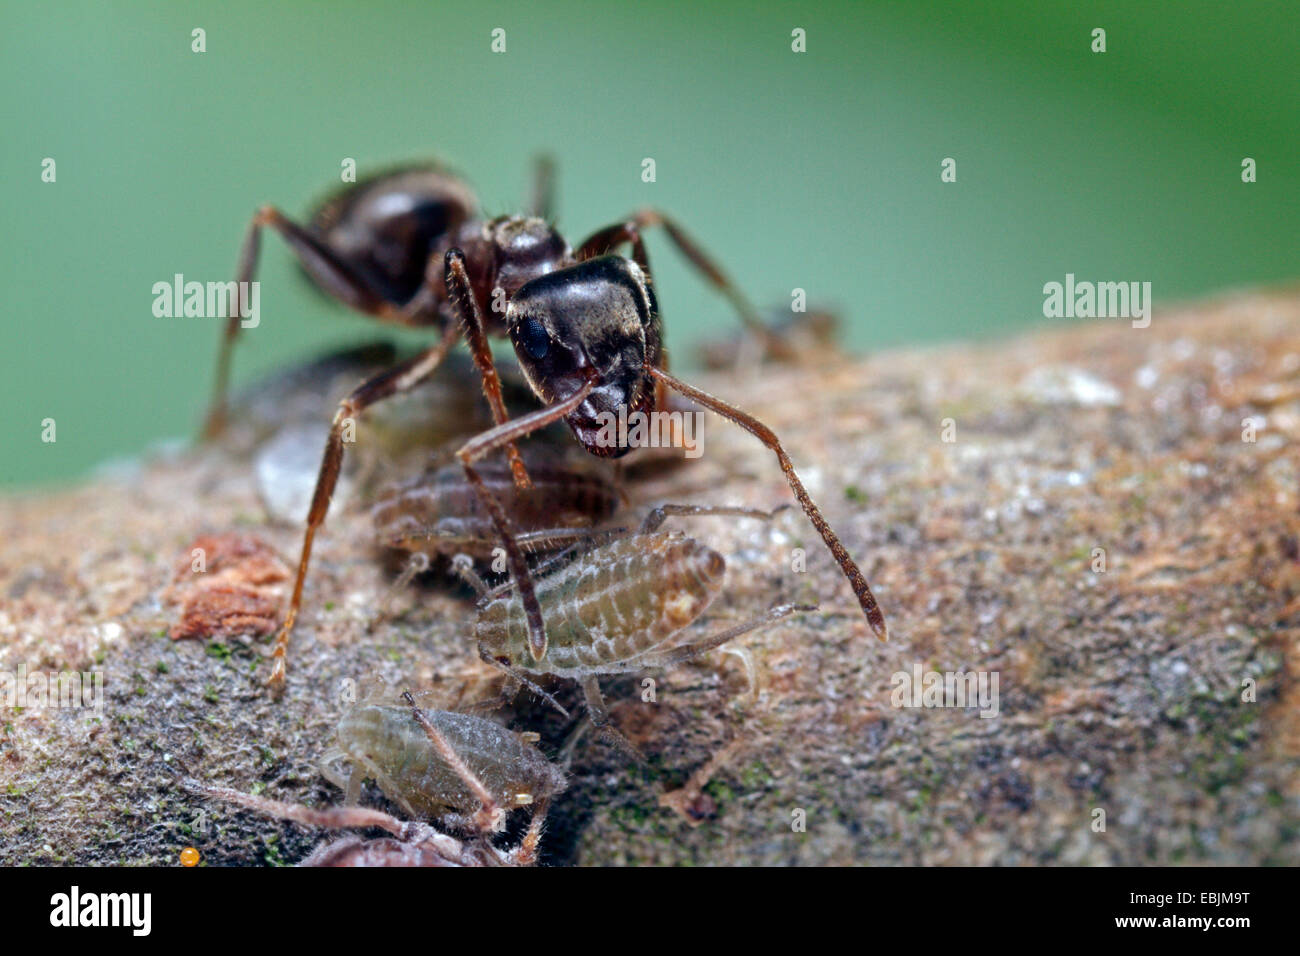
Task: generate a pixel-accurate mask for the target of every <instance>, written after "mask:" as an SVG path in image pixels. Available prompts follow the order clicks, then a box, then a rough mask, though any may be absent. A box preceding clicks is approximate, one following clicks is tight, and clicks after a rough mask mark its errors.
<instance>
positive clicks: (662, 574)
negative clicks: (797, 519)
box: [474, 531, 727, 677]
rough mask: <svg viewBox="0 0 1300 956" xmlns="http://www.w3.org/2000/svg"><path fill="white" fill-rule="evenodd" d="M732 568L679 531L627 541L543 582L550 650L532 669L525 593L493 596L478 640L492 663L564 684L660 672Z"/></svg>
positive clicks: (482, 612) (478, 626) (483, 610)
mask: <svg viewBox="0 0 1300 956" xmlns="http://www.w3.org/2000/svg"><path fill="white" fill-rule="evenodd" d="M726 569H727V562H726V560H725V559H724V558H723V557H722V555H720V554H719V553H718V552H716V551H714V550H713V549H712V548H710V547H708V546H707V545H704V544H701V543H700V542H699V541H696V540H695V539H694V538H689V537H687V536H685V535H683V534H680V533H678V532H663V531H659V532H653V533H650V534H637V535H631V536H629V537H626V538H620V539H618V540H616V541H612V542H610V543H609V544H607V545H604V546H602V547H599V548H595V549H593V550H591V551H589V552H587V553H586V554H584V555H581V556H580V557H578V558H576V559H575V560H574V561H572V562H571V563H569V564H567V565H565V566H564V567H562V568H560V569H559V570H557V571H555V572H554V573H552V574H550V575H547V576H546V577H545V578H542V579H541V580H539V581H538V582H537V597H538V600H539V602H540V603H541V605H542V613H543V615H544V616H545V618H546V624H547V633H548V634H549V636H550V643H549V645H548V647H547V651H546V655H545V656H544V657H543V658H542V660H540V661H534V660H533V658H532V655H531V653H530V651H529V647H528V621H527V618H526V617H525V614H524V606H523V601H522V600H521V599H520V596H519V593H518V591H517V590H513V589H512V590H510V591H509V592H507V593H504V594H499V595H496V596H495V597H491V596H490V597H489V598H488V599H487V600H486V601H485V603H484V604H483V605H482V606H481V607H480V609H479V612H478V618H477V620H476V622H475V625H474V635H475V637H476V639H477V640H478V642H479V644H480V645H481V647H482V648H483V649H484V650H486V651H487V653H488V654H490V655H491V656H492V657H493V658H495V659H497V660H499V661H500V662H501V663H504V664H508V665H509V666H512V667H519V668H522V669H524V670H530V671H534V672H536V673H546V674H555V675H557V676H560V677H585V676H588V675H592V674H617V673H624V672H627V671H630V670H637V669H639V668H642V667H654V666H658V660H659V658H661V657H663V654H664V652H666V651H670V650H673V649H675V648H676V647H677V646H678V644H679V643H680V642H679V641H678V640H676V638H677V637H678V636H679V635H680V633H681V632H682V630H683V629H684V628H686V626H687V625H689V624H690V623H691V622H692V621H694V620H695V619H696V618H698V617H699V616H700V615H701V614H703V613H704V611H705V609H706V608H707V607H708V606H709V605H710V604H711V603H712V602H713V599H714V598H715V597H716V596H717V595H718V593H719V592H720V591H721V590H722V582H723V578H724V576H725V574H726Z"/></svg>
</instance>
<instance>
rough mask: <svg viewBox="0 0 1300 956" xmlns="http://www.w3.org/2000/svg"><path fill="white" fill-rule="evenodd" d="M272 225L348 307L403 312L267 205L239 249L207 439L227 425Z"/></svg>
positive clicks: (394, 314)
mask: <svg viewBox="0 0 1300 956" xmlns="http://www.w3.org/2000/svg"><path fill="white" fill-rule="evenodd" d="M266 226H270V227H271V228H272V229H274V230H275V231H276V232H278V233H279V234H280V235H281V237H283V239H284V241H285V243H286V244H287V245H288V246H289V250H290V251H291V252H292V253H293V254H294V255H295V256H297V258H298V262H299V263H300V264H301V265H302V267H303V269H305V270H306V272H307V274H308V275H310V276H311V277H312V278H313V279H314V280H316V282H317V284H319V285H320V286H321V288H323V289H325V290H326V291H327V292H328V293H329V294H330V295H332V296H334V297H335V298H336V299H338V300H339V301H341V302H343V303H344V304H345V305H348V306H351V307H352V308H354V309H356V310H358V311H359V312H364V313H366V314H368V315H375V316H381V317H384V318H389V319H396V318H397V316H398V314H399V313H398V311H397V310H396V309H394V308H393V306H392V305H391V304H389V303H388V302H385V301H384V300H383V298H381V297H380V296H378V295H376V294H375V292H374V291H373V290H372V289H370V288H368V287H367V286H366V283H365V282H364V281H363V280H362V279H361V278H360V277H359V276H358V275H357V274H356V273H355V272H354V271H353V270H352V269H351V267H349V266H348V265H347V263H345V262H344V261H343V260H341V259H340V258H339V257H338V256H337V255H335V253H334V252H333V251H332V250H331V249H330V248H329V247H328V246H326V245H325V244H324V243H322V242H321V241H320V240H319V239H317V238H315V237H314V236H312V235H311V233H309V232H307V231H306V230H305V229H303V228H302V227H301V226H299V225H298V224H297V223H295V222H294V221H293V220H291V219H290V218H289V217H288V216H286V215H284V213H282V212H280V210H278V209H276V208H275V207H274V206H263V207H262V208H261V209H259V210H257V212H255V213H254V214H253V219H252V221H251V222H250V223H249V224H248V231H247V232H246V233H245V234H244V242H243V244H242V245H241V246H240V249H239V263H238V265H237V266H236V270H235V276H236V279H235V281H236V282H237V283H238V285H236V287H235V288H236V290H237V291H236V294H235V297H234V300H233V301H232V302H231V303H230V308H229V310H228V312H227V315H226V328H225V332H224V334H223V335H222V338H221V347H220V351H218V353H217V372H216V379H215V381H214V383H213V390H212V403H211V405H210V406H209V408H208V415H207V421H206V423H205V424H204V426H203V436H204V437H205V438H212V437H214V436H216V435H218V434H220V433H221V432H222V430H223V429H224V428H225V425H226V392H227V390H228V388H229V383H230V355H231V352H232V350H233V349H234V345H235V339H236V338H237V337H238V335H239V330H240V328H241V327H242V325H241V319H242V315H241V310H242V306H243V302H242V299H241V296H242V293H243V290H244V289H245V288H247V285H246V283H248V282H251V281H252V279H253V276H254V275H255V274H256V273H257V262H258V259H259V257H260V254H261V248H262V229H263V228H264V227H266Z"/></svg>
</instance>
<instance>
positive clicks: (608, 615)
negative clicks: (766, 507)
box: [457, 505, 817, 749]
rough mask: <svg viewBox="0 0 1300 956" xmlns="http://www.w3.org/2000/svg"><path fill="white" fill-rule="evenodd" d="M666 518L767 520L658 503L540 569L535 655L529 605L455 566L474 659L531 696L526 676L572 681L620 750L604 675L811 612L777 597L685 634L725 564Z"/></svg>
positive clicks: (687, 655)
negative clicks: (753, 611) (715, 628)
mask: <svg viewBox="0 0 1300 956" xmlns="http://www.w3.org/2000/svg"><path fill="white" fill-rule="evenodd" d="M669 515H742V516H748V517H756V518H769V517H771V512H764V511H756V510H753V509H748V508H714V507H697V506H690V505H662V506H660V507H658V508H655V509H654V510H653V511H651V512H650V514H649V515H647V517H646V519H645V522H644V523H643V524H642V526H641V529H640V531H638V532H637V533H635V534H631V535H627V536H625V537H622V538H617V539H615V540H614V541H611V542H609V543H607V544H603V545H600V546H598V547H595V548H593V549H591V550H590V551H587V552H586V553H584V554H580V555H579V556H577V557H576V558H574V559H573V560H572V561H570V562H569V563H568V564H564V565H562V566H560V567H559V568H558V569H556V570H553V571H551V572H550V573H548V574H545V575H544V576H539V577H538V580H537V592H536V593H537V598H538V601H539V603H540V604H541V607H542V613H543V614H544V615H545V616H546V621H547V624H548V627H547V631H548V634H549V635H550V640H549V642H548V644H547V648H546V653H545V654H544V655H543V656H542V657H541V658H540V659H537V658H535V657H534V655H533V653H532V647H531V644H530V642H529V637H530V635H529V632H528V622H527V615H526V611H525V609H524V606H523V602H522V600H521V599H520V596H519V593H518V590H517V589H516V588H515V587H514V586H513V583H512V582H507V583H506V584H504V585H502V586H501V587H498V588H495V589H487V588H486V587H484V586H483V584H482V582H481V581H478V580H477V579H476V577H475V576H474V574H473V572H472V571H471V570H469V569H468V568H467V567H466V566H465V565H463V564H462V565H459V566H458V567H457V570H458V571H459V572H460V573H461V574H462V575H463V576H465V577H466V579H467V580H469V581H470V583H471V584H472V585H474V586H475V587H476V588H477V589H478V590H479V591H480V598H479V602H478V613H477V616H476V619H475V622H474V637H475V640H476V641H477V643H478V650H479V656H480V657H481V658H482V659H483V660H484V661H486V662H487V663H489V664H491V665H492V666H494V667H496V668H498V669H500V670H503V671H505V672H506V673H507V674H509V675H510V676H512V677H514V678H515V679H516V680H519V681H521V682H522V683H524V684H526V685H528V686H529V687H530V688H532V689H533V690H534V691H535V692H538V693H541V690H540V688H538V687H537V686H536V685H535V684H533V683H532V682H531V681H530V680H528V679H527V678H526V677H525V676H524V674H525V673H533V674H553V675H555V676H558V677H567V678H573V679H575V680H577V681H579V682H580V684H581V686H582V690H583V694H584V696H585V698H586V702H587V709H588V713H589V715H590V717H591V721H592V723H593V724H594V725H595V726H596V727H597V728H598V729H600V730H601V731H602V733H605V735H606V736H607V737H611V739H613V740H614V742H616V743H618V744H619V745H620V746H623V748H624V749H630V745H628V744H627V743H626V741H624V740H623V739H622V737H621V735H618V734H617V733H613V734H611V733H610V731H611V730H612V728H608V714H607V712H606V710H605V704H604V698H603V696H602V695H601V691H600V683H599V680H598V678H599V677H600V676H601V675H605V674H623V673H628V672H630V671H639V670H642V669H643V668H651V667H671V666H673V665H674V664H678V663H680V662H682V661H686V660H690V659H691V658H693V657H697V656H699V655H700V654H704V653H706V652H708V651H710V650H713V649H714V648H716V647H719V646H721V645H722V644H725V643H726V642H727V641H730V640H732V639H734V638H736V637H739V636H740V635H742V634H746V633H748V632H749V631H752V630H754V629H755V628H759V627H762V626H764V625H767V624H771V623H772V622H774V621H777V620H780V619H781V618H783V617H786V616H788V615H790V614H794V613H796V612H807V611H815V610H817V608H816V606H813V605H800V604H783V605H779V606H777V607H773V608H772V609H771V610H769V611H768V612H767V613H766V614H763V615H761V616H759V617H756V618H754V619H752V620H749V621H746V622H743V623H741V624H737V625H736V626H734V627H731V628H728V629H726V630H724V631H720V632H718V633H716V634H711V635H708V636H705V637H696V636H692V635H690V634H687V633H685V629H686V628H687V627H688V626H689V625H690V624H692V623H693V622H694V621H695V620H696V619H697V618H699V617H700V615H701V614H703V613H704V611H705V610H706V609H707V608H708V607H709V605H710V604H711V603H712V602H713V599H714V598H715V597H716V596H717V595H718V593H719V592H720V591H721V590H722V582H723V577H724V575H725V573H726V568H727V562H726V560H725V559H724V558H723V557H722V555H720V554H719V553H718V552H716V551H714V550H713V549H712V548H709V547H708V546H706V545H704V544H701V543H700V542H699V541H697V540H695V539H694V538H690V537H687V536H685V535H683V534H681V533H679V532H664V531H660V530H659V528H660V526H661V525H662V524H663V522H664V520H665V519H666V518H667V517H668V516H669ZM548 699H549V698H548Z"/></svg>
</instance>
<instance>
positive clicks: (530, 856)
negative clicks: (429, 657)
mask: <svg viewBox="0 0 1300 956" xmlns="http://www.w3.org/2000/svg"><path fill="white" fill-rule="evenodd" d="M402 699H403V700H404V701H405V706H400V705H396V704H383V703H377V702H370V703H363V704H358V705H357V706H356V707H355V708H353V710H352V711H351V712H350V713H348V714H347V715H346V716H345V717H344V718H343V720H342V721H340V723H339V730H338V734H339V743H340V747H341V749H340V750H338V751H333V752H331V753H329V754H327V755H326V756H325V758H324V760H323V765H322V771H323V772H325V775H326V777H327V779H330V780H331V782H334V783H336V784H337V785H339V786H341V787H343V788H344V790H345V791H346V793H347V799H346V803H347V805H346V806H343V807H334V808H329V809H324V810H318V809H313V808H310V807H304V806H300V805H296V804H291V803H283V802H280V801H276V800H268V799H266V798H264V797H257V796H253V795H251V794H245V793H240V792H239V791H237V790H231V789H228V788H224V787H206V786H202V785H200V784H196V783H191V784H189V786H190V787H191V788H192V789H197V790H198V791H200V792H202V793H205V794H207V795H209V796H213V797H217V798H219V799H222V800H226V801H228V802H231V803H237V804H240V805H242V806H245V807H248V808H249V809H252V810H256V811H258V812H259V813H266V814H269V815H271V816H276V817H281V818H284V819H288V820H293V821H295V822H297V823H303V824H306V825H309V826H321V827H329V828H331V829H343V828H350V827H379V828H382V829H384V830H387V831H388V832H389V833H391V834H392V835H393V837H395V839H387V838H385V839H379V840H358V839H356V838H350V839H345V840H340V841H336V842H334V843H331V844H326V845H323V846H321V847H319V848H318V849H317V850H316V851H315V852H313V853H312V854H311V856H310V857H308V858H307V859H306V860H305V861H303V862H304V865H309V866H475V865H492V864H511V865H528V864H531V863H533V862H535V860H536V852H537V844H538V841H539V840H540V839H541V834H542V827H543V824H544V822H545V818H546V810H547V807H548V806H549V803H550V800H551V798H552V797H554V796H555V794H557V793H559V792H560V791H561V790H563V789H564V785H565V779H564V774H563V772H562V771H561V770H560V769H559V768H558V767H557V766H555V765H554V764H552V763H551V762H550V761H548V760H547V759H546V758H545V757H544V756H542V754H541V752H540V751H538V750H537V748H536V747H534V746H533V744H534V743H535V741H536V739H537V735H536V734H517V733H514V732H513V731H510V730H507V729H505V728H504V727H501V726H499V725H498V724H494V723H492V722H491V721H489V720H484V719H482V718H478V717H472V716H470V715H468V714H457V713H453V712H450V711H439V710H421V709H420V708H419V707H418V706H416V703H415V700H414V698H413V697H412V695H411V694H410V692H407V693H404V694H403V695H402ZM340 756H347V757H348V758H350V759H351V760H352V761H353V770H352V773H351V775H350V776H349V777H347V778H343V777H341V776H339V775H338V774H337V773H335V772H334V771H333V770H332V769H330V768H329V765H330V763H331V761H333V760H336V759H338V757H340ZM471 765H473V767H474V768H475V769H471ZM366 776H371V777H373V778H374V779H375V781H376V783H378V784H379V787H380V789H381V790H383V792H384V794H385V795H386V796H388V797H389V799H391V800H393V801H394V802H395V803H397V804H399V805H400V806H401V807H402V808H403V810H405V811H406V812H407V813H408V814H410V815H411V816H412V817H423V818H424V819H428V820H436V821H439V822H440V823H442V824H443V825H445V826H448V827H451V828H455V829H459V830H463V831H468V832H469V833H471V834H472V835H473V836H472V839H471V840H468V841H462V840H459V839H457V838H455V837H452V836H450V835H448V834H445V833H441V832H439V831H437V830H435V829H434V828H433V827H432V826H430V825H429V824H428V823H425V822H422V821H420V820H399V819H397V818H395V817H393V816H391V815H389V814H387V813H383V812H381V811H378V810H372V809H367V808H363V807H358V806H355V803H356V802H357V800H358V799H359V797H360V790H361V781H362V779H363V777H366ZM523 806H531V807H532V808H533V815H532V819H531V820H530V821H529V826H528V830H527V832H526V833H525V835H524V837H523V839H522V841H521V842H520V844H519V846H517V847H515V848H513V849H511V850H500V849H498V848H496V847H494V846H493V845H492V844H491V843H490V841H489V839H488V837H489V836H490V834H492V833H496V832H499V831H500V829H501V828H502V826H503V824H504V820H505V815H506V813H507V812H508V811H509V810H510V809H513V808H515V807H523Z"/></svg>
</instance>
